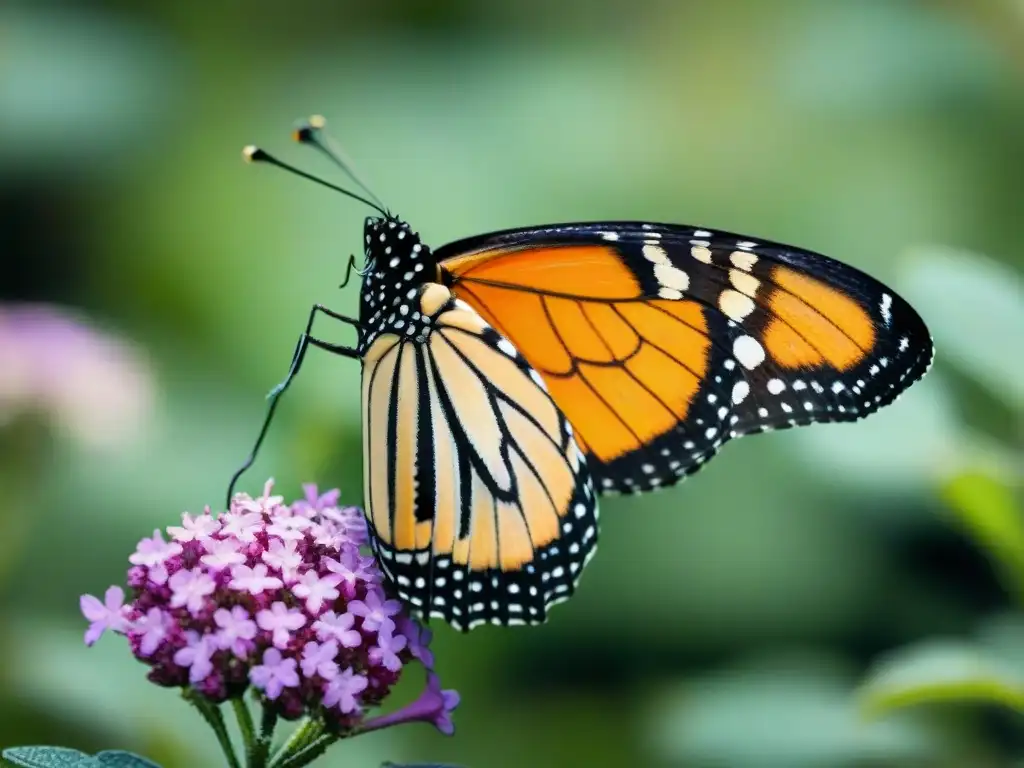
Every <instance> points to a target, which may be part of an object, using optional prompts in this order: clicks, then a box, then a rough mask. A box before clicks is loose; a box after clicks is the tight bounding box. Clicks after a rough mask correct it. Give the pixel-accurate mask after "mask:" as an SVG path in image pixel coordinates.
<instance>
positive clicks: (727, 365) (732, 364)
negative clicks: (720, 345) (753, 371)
mask: <svg viewBox="0 0 1024 768" xmlns="http://www.w3.org/2000/svg"><path fill="white" fill-rule="evenodd" d="M722 365H724V366H725V370H727V371H731V370H732V369H733V368H735V367H736V361H735V360H733V359H732V358H731V357H730V358H729V359H727V360H726V361H725V362H724V363H722Z"/></svg>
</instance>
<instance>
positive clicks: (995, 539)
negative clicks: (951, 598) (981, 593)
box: [941, 470, 1024, 602]
mask: <svg viewBox="0 0 1024 768" xmlns="http://www.w3.org/2000/svg"><path fill="white" fill-rule="evenodd" d="M941 492H942V497H943V499H944V500H945V501H946V503H947V504H948V505H949V507H950V508H951V509H952V510H953V512H954V513H955V514H956V515H957V517H958V518H959V519H960V521H961V522H962V523H963V524H964V526H965V527H966V528H967V530H968V532H969V533H970V534H971V535H972V536H973V537H974V539H975V540H976V541H977V542H978V544H980V545H981V546H982V547H983V548H984V549H985V551H986V552H988V553H989V554H990V555H991V556H992V558H993V559H994V560H995V561H996V564H997V566H998V567H999V568H1000V570H1002V571H1003V574H1004V581H1005V582H1006V586H1007V588H1009V589H1011V590H1012V591H1014V592H1015V594H1016V595H1017V598H1018V600H1021V601H1022V602H1024V519H1022V514H1021V510H1020V509H1018V507H1017V500H1016V499H1015V498H1014V494H1013V490H1012V489H1011V488H1010V487H1009V486H1008V485H1007V484H1006V483H1004V482H1002V481H1001V480H999V479H997V478H995V477H992V476H991V475H989V474H986V473H985V472H982V471H976V470H975V471H967V472H963V473H961V474H959V475H956V476H954V477H953V478H951V479H950V480H948V481H946V482H945V483H944V484H943V486H942V491H941Z"/></svg>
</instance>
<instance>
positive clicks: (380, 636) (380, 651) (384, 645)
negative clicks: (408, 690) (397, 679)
mask: <svg viewBox="0 0 1024 768" xmlns="http://www.w3.org/2000/svg"><path fill="white" fill-rule="evenodd" d="M408 643H409V639H408V638H407V637H405V636H404V635H393V634H392V630H391V628H390V627H383V628H381V631H380V632H378V633H377V645H375V646H374V647H373V648H371V649H370V661H372V662H373V663H374V664H379V665H381V666H382V667H384V668H385V669H388V670H391V671H392V672H397V671H398V670H400V669H401V668H402V660H401V659H400V658H398V654H399V652H400V651H401V650H402V649H403V648H405V646H406V645H408Z"/></svg>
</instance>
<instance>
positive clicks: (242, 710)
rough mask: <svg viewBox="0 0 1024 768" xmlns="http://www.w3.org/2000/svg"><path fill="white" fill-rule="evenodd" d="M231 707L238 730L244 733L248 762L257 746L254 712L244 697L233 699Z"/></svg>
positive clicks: (243, 742) (243, 739)
mask: <svg viewBox="0 0 1024 768" xmlns="http://www.w3.org/2000/svg"><path fill="white" fill-rule="evenodd" d="M231 706H232V708H233V709H234V710H235V719H236V720H238V730H239V731H241V733H242V744H243V745H244V747H245V756H246V760H247V761H248V760H249V759H250V757H251V755H252V752H253V748H254V747H255V744H256V728H255V726H253V724H252V712H250V711H249V705H248V704H246V703H245V698H244V697H243V696H236V697H234V698H233V699H231Z"/></svg>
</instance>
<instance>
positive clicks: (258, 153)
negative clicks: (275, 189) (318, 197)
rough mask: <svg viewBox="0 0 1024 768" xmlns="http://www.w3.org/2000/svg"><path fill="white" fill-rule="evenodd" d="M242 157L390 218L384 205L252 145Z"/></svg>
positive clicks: (244, 151) (243, 151)
mask: <svg viewBox="0 0 1024 768" xmlns="http://www.w3.org/2000/svg"><path fill="white" fill-rule="evenodd" d="M242 157H243V158H244V159H245V161H246V162H249V163H267V164H268V165H275V166H277V167H278V168H281V169H283V170H285V171H288V172H289V173H294V174H295V175H296V176H301V177H302V178H304V179H308V180H309V181H312V182H315V183H316V184H319V185H320V186H323V187H327V188H328V189H333V190H334V191H335V192H341V194H343V195H345V196H347V197H351V198H352V199H353V200H358V201H359V202H361V203H363V204H365V205H368V206H370V207H371V208H373V209H374V210H375V211H379V212H380V214H381V215H382V216H384V217H385V218H386V217H387V216H388V212H387V211H386V210H384V206H383V205H380V204H379V203H377V202H374V201H373V200H368V199H367V198H365V197H363V196H362V195H358V194H356V193H355V192H352V191H351V190H348V189H345V188H344V187H339V186H338V185H336V184H331V183H330V182H329V181H324V180H323V179H321V178H319V177H317V176H314V175H313V174H311V173H306V172H305V171H300V170H299V169H298V168H296V167H295V166H293V165H288V163H285V162H282V161H281V160H278V159H277V158H276V157H274V156H273V155H271V154H268V153H267V152H265V151H263V150H262V149H260V148H259V147H255V146H253V145H251V144H250V145H249V146H248V147H246V148H245V149H243V150H242Z"/></svg>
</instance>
